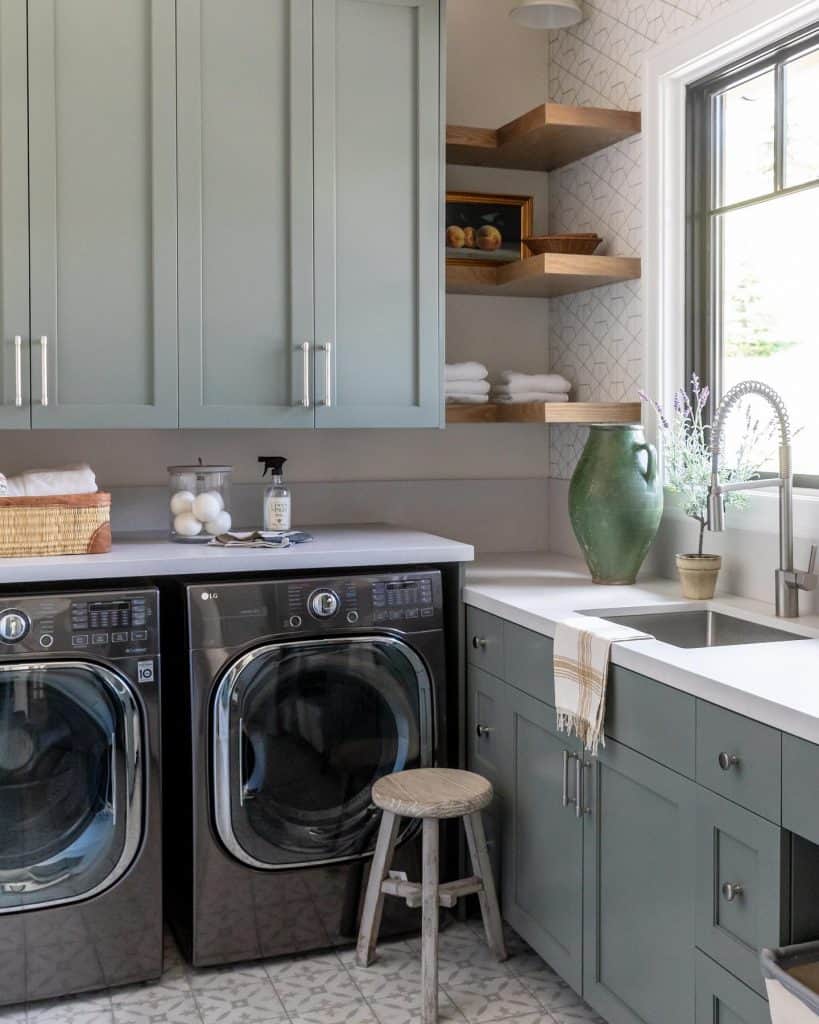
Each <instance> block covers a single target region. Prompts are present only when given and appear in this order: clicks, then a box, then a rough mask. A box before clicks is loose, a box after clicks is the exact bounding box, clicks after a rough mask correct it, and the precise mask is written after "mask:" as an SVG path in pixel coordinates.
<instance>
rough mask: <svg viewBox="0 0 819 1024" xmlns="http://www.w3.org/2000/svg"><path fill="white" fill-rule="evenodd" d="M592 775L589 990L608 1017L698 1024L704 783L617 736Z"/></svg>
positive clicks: (621, 1022) (621, 1021) (613, 1023)
mask: <svg viewBox="0 0 819 1024" xmlns="http://www.w3.org/2000/svg"><path fill="white" fill-rule="evenodd" d="M585 777H586V779H587V780H588V782H589V783H590V784H591V785H590V786H589V787H586V788H587V791H586V792H585V793H584V803H585V804H586V806H589V807H591V815H590V817H587V819H586V832H585V839H584V842H585V855H584V877H585V886H584V890H585V893H586V904H585V907H584V919H585V928H584V937H585V947H584V973H583V996H584V998H585V999H586V1000H587V1001H588V1002H589V1003H591V1005H592V1006H593V1007H594V1008H595V1009H596V1010H597V1011H598V1012H599V1013H601V1014H602V1015H603V1016H604V1017H605V1018H606V1020H607V1021H608V1022H609V1024H643V1022H645V1021H652V1022H654V1021H662V1022H663V1024H691V1021H692V1020H693V1019H694V893H695V870H694V826H695V820H696V785H695V784H694V783H693V782H691V781H689V780H688V779H685V778H683V777H682V776H681V775H677V774H676V772H673V771H671V770H670V769H668V768H665V767H664V766H662V765H660V764H657V763H656V762H655V761H651V760H650V759H649V758H647V757H644V756H642V755H641V754H638V753H636V752H635V751H633V750H630V749H629V748H628V747H624V746H621V745H620V744H618V743H616V742H614V741H609V742H608V743H607V744H606V746H605V748H601V749H600V756H599V758H597V759H596V760H594V761H593V764H592V765H591V766H589V768H587V770H586V775H585Z"/></svg>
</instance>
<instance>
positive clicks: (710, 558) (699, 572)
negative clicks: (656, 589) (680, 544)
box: [676, 555, 722, 601]
mask: <svg viewBox="0 0 819 1024" xmlns="http://www.w3.org/2000/svg"><path fill="white" fill-rule="evenodd" d="M676 557H677V571H678V572H679V574H680V582H681V583H682V592H683V597H689V598H691V599H692V600H694V601H708V600H709V599H710V598H712V597H713V596H714V591H715V590H716V588H717V577H718V576H719V571H720V568H721V566H722V557H721V556H720V555H677V556H676Z"/></svg>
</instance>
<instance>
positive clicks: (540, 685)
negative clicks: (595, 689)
mask: <svg viewBox="0 0 819 1024" xmlns="http://www.w3.org/2000/svg"><path fill="white" fill-rule="evenodd" d="M503 646H504V652H505V661H504V665H505V670H504V679H506V681H507V682H509V683H511V684H512V685H513V686H517V688H518V689H519V690H523V692H524V693H528V694H529V696H530V697H535V698H536V699H537V700H542V701H545V702H546V703H547V704H552V705H554V702H555V679H554V665H553V653H552V651H553V645H552V639H551V637H548V636H543V635H542V634H541V633H535V632H533V631H532V630H531V629H524V628H523V627H522V626H516V625H515V624H514V623H512V622H505V623H504V624H503Z"/></svg>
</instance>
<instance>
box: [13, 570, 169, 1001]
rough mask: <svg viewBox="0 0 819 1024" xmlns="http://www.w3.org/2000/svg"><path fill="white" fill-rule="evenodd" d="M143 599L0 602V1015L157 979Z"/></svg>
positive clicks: (140, 594) (150, 635)
mask: <svg viewBox="0 0 819 1024" xmlns="http://www.w3.org/2000/svg"><path fill="white" fill-rule="evenodd" d="M159 664H160V663H159V623H158V594H157V592H156V590H153V589H140V590H129V591H127V592H126V591H106V592H88V593H73V594H37V595H26V596H19V595H15V596H13V597H3V596H0V1004H8V1003H17V1002H23V1001H26V1000H34V999H43V998H47V997H52V996H61V995H67V994H69V993H72V992H79V991H84V990H88V989H95V988H102V987H106V986H109V985H120V984H125V983H127V982H135V981H142V980H147V979H149V978H153V977H157V976H158V975H159V974H161V972H162V889H161V835H160V804H159V793H160V780H159V692H158V691H159Z"/></svg>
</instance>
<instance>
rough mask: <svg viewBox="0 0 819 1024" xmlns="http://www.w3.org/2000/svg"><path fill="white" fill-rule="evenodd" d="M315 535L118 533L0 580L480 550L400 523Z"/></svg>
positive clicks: (419, 559)
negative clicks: (230, 543) (303, 538)
mask: <svg viewBox="0 0 819 1024" xmlns="http://www.w3.org/2000/svg"><path fill="white" fill-rule="evenodd" d="M306 529H307V530H308V532H310V533H311V534H312V535H313V538H314V539H313V540H312V541H309V542H308V543H306V544H294V545H292V546H291V547H289V548H283V549H281V550H275V549H271V548H217V547H209V546H208V545H207V544H178V543H174V542H172V541H170V540H168V538H167V535H165V534H143V535H139V534H131V535H129V534H124V535H120V536H119V537H117V536H115V537H114V544H113V547H112V549H111V551H110V552H108V554H105V555H63V556H60V557H56V558H0V585H2V584H10V583H15V584H16V583H44V582H45V583H53V582H59V581H66V580H102V579H125V578H127V577H141V576H145V577H156V576H192V575H207V574H208V573H212V574H213V575H223V574H225V573H244V572H292V571H294V570H295V571H297V572H299V571H301V570H307V569H347V568H350V569H353V568H362V567H370V566H378V565H420V564H424V563H435V564H441V563H445V562H471V561H472V559H473V558H474V556H475V551H474V548H473V547H472V546H471V545H469V544H461V543H460V542H459V541H455V540H447V539H446V538H445V537H436V536H435V535H434V534H432V533H421V532H420V531H417V530H405V529H401V528H400V527H396V526H386V525H383V524H368V525H365V526H332V527H330V526H316V527H313V528H311V527H307V528H306Z"/></svg>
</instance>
